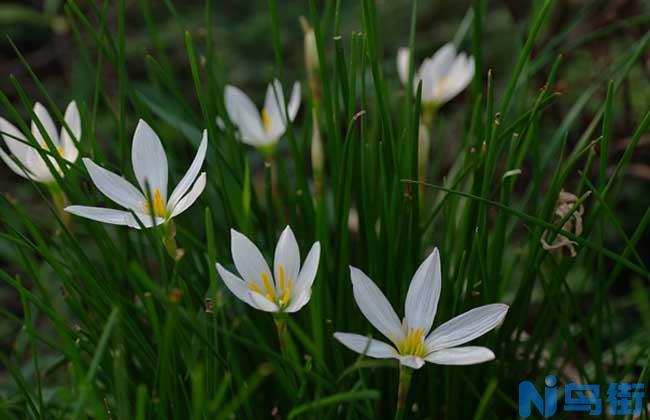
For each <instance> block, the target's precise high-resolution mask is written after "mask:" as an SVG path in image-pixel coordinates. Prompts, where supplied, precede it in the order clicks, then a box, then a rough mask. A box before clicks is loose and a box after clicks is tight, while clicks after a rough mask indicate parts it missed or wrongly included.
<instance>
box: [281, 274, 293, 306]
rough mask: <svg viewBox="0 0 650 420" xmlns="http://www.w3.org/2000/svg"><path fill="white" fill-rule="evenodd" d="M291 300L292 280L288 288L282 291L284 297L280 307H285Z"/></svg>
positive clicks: (288, 283)
mask: <svg viewBox="0 0 650 420" xmlns="http://www.w3.org/2000/svg"><path fill="white" fill-rule="evenodd" d="M289 299H291V280H289V281H288V282H287V287H286V288H284V289H282V297H281V298H280V305H281V306H284V305H286V304H287V303H289Z"/></svg>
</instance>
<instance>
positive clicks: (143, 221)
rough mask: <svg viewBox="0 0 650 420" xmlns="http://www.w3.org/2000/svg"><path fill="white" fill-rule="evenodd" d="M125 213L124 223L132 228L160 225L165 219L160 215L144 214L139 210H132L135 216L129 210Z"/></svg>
mask: <svg viewBox="0 0 650 420" xmlns="http://www.w3.org/2000/svg"><path fill="white" fill-rule="evenodd" d="M127 213H128V214H127V216H126V224H127V225H128V226H129V227H132V228H134V229H142V227H144V228H145V229H148V228H150V227H153V226H158V225H162V224H163V223H165V219H164V218H162V217H155V218H154V217H152V216H151V215H150V214H144V213H141V212H134V213H135V216H133V215H132V214H131V213H130V212H127ZM136 217H137V218H136Z"/></svg>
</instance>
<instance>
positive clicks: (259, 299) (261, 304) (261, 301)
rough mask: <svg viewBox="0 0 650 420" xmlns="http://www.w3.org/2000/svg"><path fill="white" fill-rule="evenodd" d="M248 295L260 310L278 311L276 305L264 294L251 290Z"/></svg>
mask: <svg viewBox="0 0 650 420" xmlns="http://www.w3.org/2000/svg"><path fill="white" fill-rule="evenodd" d="M248 295H249V296H250V299H251V300H252V301H253V303H254V304H255V305H256V306H257V308H258V309H259V310H260V311H265V312H280V308H279V307H278V305H276V304H275V303H273V302H271V301H270V300H268V299H267V298H266V297H265V296H262V295H261V294H259V293H257V292H253V291H249V292H248Z"/></svg>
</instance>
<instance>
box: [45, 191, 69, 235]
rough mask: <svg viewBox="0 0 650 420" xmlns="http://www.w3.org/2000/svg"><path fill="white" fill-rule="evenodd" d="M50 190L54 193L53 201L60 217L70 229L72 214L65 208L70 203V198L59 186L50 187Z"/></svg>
mask: <svg viewBox="0 0 650 420" xmlns="http://www.w3.org/2000/svg"><path fill="white" fill-rule="evenodd" d="M50 192H51V193H52V202H53V203H54V207H55V208H56V211H57V213H58V214H59V217H60V218H61V220H62V221H63V224H64V225H65V227H66V228H68V229H69V228H70V224H71V222H72V219H71V218H70V214H69V213H67V212H66V211H65V210H64V209H65V208H66V206H67V205H68V198H67V197H66V196H65V193H64V192H63V191H62V190H61V189H60V188H58V187H52V188H50Z"/></svg>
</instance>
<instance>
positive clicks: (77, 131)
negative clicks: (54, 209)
mask: <svg viewBox="0 0 650 420" xmlns="http://www.w3.org/2000/svg"><path fill="white" fill-rule="evenodd" d="M34 115H35V116H36V118H37V119H38V121H40V123H41V125H42V126H43V128H44V129H45V133H46V134H47V137H49V138H50V141H51V142H52V144H53V145H54V147H55V148H56V152H57V153H58V155H59V156H60V157H61V158H62V159H63V160H65V161H68V162H70V163H74V162H75V161H76V160H77V157H78V156H79V150H77V146H76V142H78V141H79V140H80V139H81V118H80V117H79V109H78V108H77V104H76V103H75V101H72V102H70V104H68V107H67V108H66V111H65V115H64V117H63V120H64V121H65V124H66V125H67V128H69V129H70V131H68V130H67V129H66V127H65V126H63V127H61V132H60V134H59V133H58V132H57V129H56V125H55V124H54V121H53V120H52V117H51V116H50V113H49V112H48V111H47V109H45V107H44V106H43V105H41V103H39V102H37V103H36V104H35V105H34ZM31 131H32V135H33V136H34V138H35V139H36V141H37V142H38V144H39V145H40V147H41V148H42V149H44V150H46V151H49V146H48V143H47V142H46V141H45V137H44V136H43V133H42V132H41V130H40V129H39V127H38V125H37V124H36V122H35V121H32V124H31ZM0 132H2V138H3V139H4V142H5V144H6V145H7V148H8V149H9V151H10V152H11V154H12V155H13V158H15V159H16V160H17V161H18V162H16V161H14V159H13V158H12V157H11V156H9V155H8V154H7V153H6V152H5V151H4V150H2V149H1V148H0V158H1V159H2V160H3V161H4V162H5V163H6V164H7V166H9V168H10V169H11V170H12V171H14V172H15V173H16V174H18V175H20V176H22V177H24V178H28V179H31V180H33V181H36V182H41V183H45V184H50V183H52V182H54V179H55V178H54V175H52V173H51V171H50V168H49V167H48V165H47V163H46V162H45V160H44V159H43V156H42V155H41V152H39V151H38V150H37V149H36V148H34V147H32V146H31V145H30V144H29V141H28V140H27V138H26V137H25V135H24V134H23V133H21V132H20V130H18V129H17V128H16V126H14V125H13V124H11V123H10V122H9V121H7V120H5V119H4V118H2V117H0ZM70 134H72V136H71V135H70ZM48 158H49V160H50V163H51V165H52V167H53V168H54V169H55V170H56V171H57V172H58V174H59V175H60V176H63V172H62V171H61V168H60V167H59V164H58V162H57V159H56V158H55V157H54V156H48Z"/></svg>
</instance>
